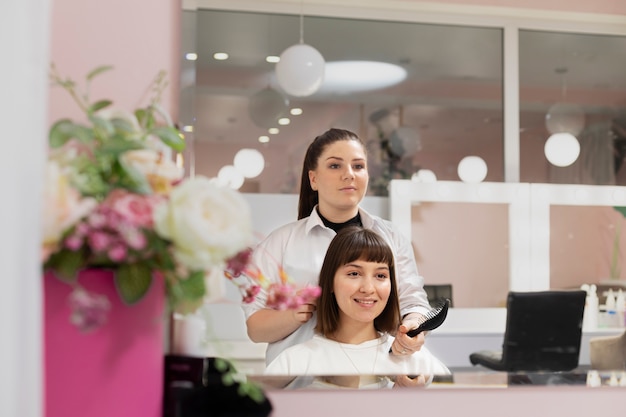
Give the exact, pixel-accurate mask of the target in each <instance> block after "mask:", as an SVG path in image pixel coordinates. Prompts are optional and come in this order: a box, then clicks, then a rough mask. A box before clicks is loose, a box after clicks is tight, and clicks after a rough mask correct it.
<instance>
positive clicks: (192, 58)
mask: <svg viewBox="0 0 626 417" xmlns="http://www.w3.org/2000/svg"><path fill="white" fill-rule="evenodd" d="M185 59H186V60H187V61H195V60H196V59H198V54H197V53H195V52H188V53H186V54H185Z"/></svg>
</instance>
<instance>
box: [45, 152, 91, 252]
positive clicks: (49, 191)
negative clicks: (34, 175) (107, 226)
mask: <svg viewBox="0 0 626 417" xmlns="http://www.w3.org/2000/svg"><path fill="white" fill-rule="evenodd" d="M96 205H97V202H96V200H94V199H93V198H82V197H81V195H80V193H79V192H78V191H76V190H75V189H74V188H72V186H71V185H70V182H69V179H68V178H67V175H65V174H64V173H63V172H62V170H61V168H60V167H59V165H58V164H57V163H56V162H53V161H48V163H47V166H46V177H45V184H44V200H43V206H42V207H43V210H42V211H43V247H42V260H43V261H45V260H46V259H48V256H50V254H51V253H52V252H53V251H55V250H56V249H57V247H58V243H59V240H60V239H61V236H62V235H63V233H64V232H65V231H66V230H68V229H69V228H70V227H72V226H73V225H74V224H75V223H76V222H77V221H78V220H80V219H81V218H83V217H85V216H86V215H87V214H88V213H90V212H91V211H92V210H93V209H94V208H95V207H96Z"/></svg>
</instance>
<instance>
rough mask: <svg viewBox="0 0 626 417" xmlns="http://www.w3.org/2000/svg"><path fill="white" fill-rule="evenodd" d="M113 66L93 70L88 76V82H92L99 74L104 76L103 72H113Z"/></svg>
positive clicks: (103, 66)
mask: <svg viewBox="0 0 626 417" xmlns="http://www.w3.org/2000/svg"><path fill="white" fill-rule="evenodd" d="M112 69H113V66H112V65H102V66H100V67H97V68H95V69H93V70H91V72H89V74H87V80H91V79H93V78H94V77H95V76H97V75H98V74H102V73H103V72H106V71H109V70H112Z"/></svg>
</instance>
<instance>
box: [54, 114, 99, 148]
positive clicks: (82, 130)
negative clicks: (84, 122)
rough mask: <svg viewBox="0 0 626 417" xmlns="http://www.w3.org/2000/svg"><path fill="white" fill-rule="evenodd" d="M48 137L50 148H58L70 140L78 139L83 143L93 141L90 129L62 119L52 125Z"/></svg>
mask: <svg viewBox="0 0 626 417" xmlns="http://www.w3.org/2000/svg"><path fill="white" fill-rule="evenodd" d="M48 137H49V141H50V146H51V147H52V148H59V147H61V146H63V145H65V143H66V142H67V141H68V140H70V139H78V140H80V141H81V142H84V143H88V142H90V141H91V140H93V135H92V132H91V129H89V128H87V127H85V126H81V125H78V124H76V123H74V122H72V121H71V120H69V119H62V120H59V121H57V122H56V123H55V124H53V125H52V127H51V128H50V133H49V135H48Z"/></svg>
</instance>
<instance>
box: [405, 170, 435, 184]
mask: <svg viewBox="0 0 626 417" xmlns="http://www.w3.org/2000/svg"><path fill="white" fill-rule="evenodd" d="M411 180H412V181H415V182H437V176H436V175H435V173H434V172H433V171H431V170H430V169H424V168H422V169H420V170H419V171H417V172H416V173H415V174H413V175H412V176H411Z"/></svg>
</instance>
